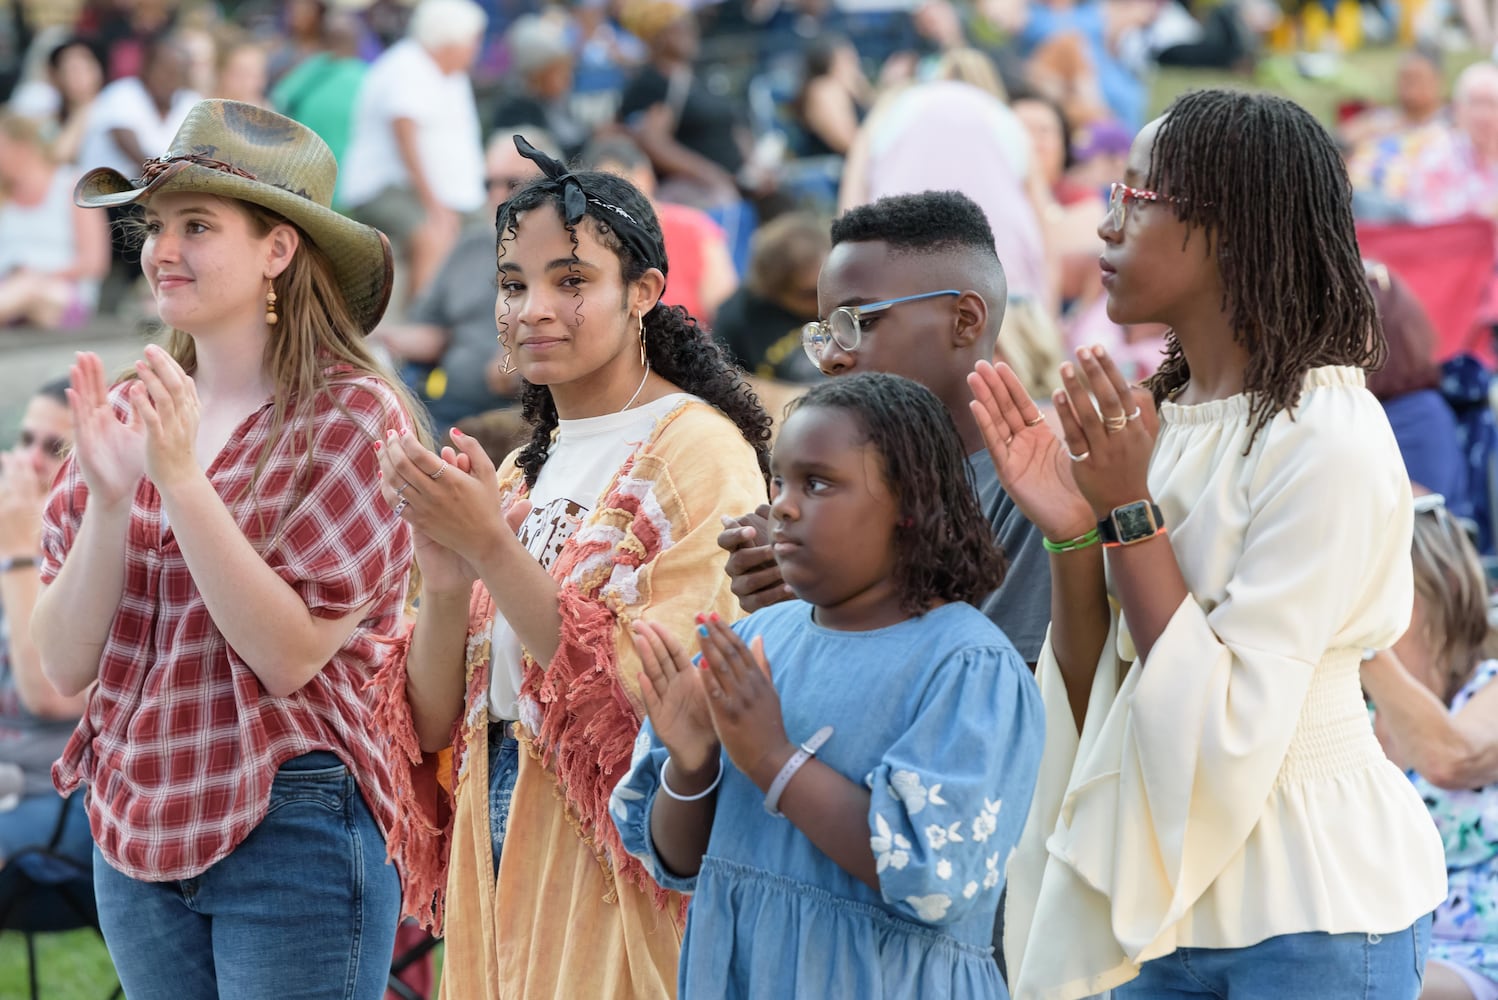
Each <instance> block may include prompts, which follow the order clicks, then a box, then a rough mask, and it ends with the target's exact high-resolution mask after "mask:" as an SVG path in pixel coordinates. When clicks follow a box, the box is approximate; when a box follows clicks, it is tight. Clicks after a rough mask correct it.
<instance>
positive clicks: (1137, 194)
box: [1107, 181, 1175, 229]
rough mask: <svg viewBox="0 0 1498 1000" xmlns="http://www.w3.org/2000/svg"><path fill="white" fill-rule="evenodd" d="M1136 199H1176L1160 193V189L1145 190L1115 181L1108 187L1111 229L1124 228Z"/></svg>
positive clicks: (1152, 200) (1154, 200)
mask: <svg viewBox="0 0 1498 1000" xmlns="http://www.w3.org/2000/svg"><path fill="white" fill-rule="evenodd" d="M1136 201H1148V202H1156V201H1175V199H1174V198H1172V197H1170V196H1169V195H1164V194H1160V193H1159V192H1158V191H1145V190H1142V189H1140V188H1131V187H1129V186H1128V185H1127V184H1119V183H1118V182H1116V181H1115V182H1114V184H1113V186H1112V187H1111V188H1109V189H1108V216H1107V218H1108V226H1109V228H1111V229H1122V228H1123V226H1124V221H1125V219H1126V218H1127V216H1128V206H1129V205H1131V204H1132V203H1134V202H1136Z"/></svg>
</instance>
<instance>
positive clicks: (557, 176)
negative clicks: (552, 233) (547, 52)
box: [501, 135, 666, 274]
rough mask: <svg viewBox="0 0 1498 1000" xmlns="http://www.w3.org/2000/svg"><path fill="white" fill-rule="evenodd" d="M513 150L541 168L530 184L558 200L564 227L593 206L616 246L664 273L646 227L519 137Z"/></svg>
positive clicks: (662, 252)
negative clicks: (601, 213)
mask: <svg viewBox="0 0 1498 1000" xmlns="http://www.w3.org/2000/svg"><path fill="white" fill-rule="evenodd" d="M515 148H516V149H517V150H519V151H520V155H521V156H523V157H525V158H526V159H527V160H530V161H531V162H532V163H534V164H535V165H536V166H538V167H540V168H541V173H542V174H543V177H542V179H539V180H536V181H533V182H532V183H533V184H534V185H535V186H536V187H539V188H540V189H541V190H543V191H547V192H550V193H552V194H556V195H558V196H560V197H561V199H562V217H563V218H564V219H565V220H566V222H567V225H569V226H576V225H577V224H578V223H579V222H581V221H582V218H583V216H584V215H586V214H587V211H588V203H589V202H592V203H593V204H594V205H597V206H598V207H599V208H601V209H604V210H605V211H607V212H608V213H609V220H608V221H609V228H610V229H612V230H613V231H614V235H616V236H618V237H619V242H621V243H623V244H624V245H625V246H626V247H627V248H628V249H629V252H630V253H631V254H633V255H634V256H635V257H636V258H637V259H639V260H642V261H644V262H645V266H646V267H653V268H655V269H657V270H658V271H660V272H661V273H662V274H665V273H666V254H665V250H664V248H663V247H661V245H660V244H659V243H658V242H657V241H656V240H654V239H652V238H651V236H650V234H649V233H647V232H646V231H645V227H644V226H642V225H640V223H639V222H637V221H635V219H634V217H633V216H631V215H630V214H629V213H628V212H626V211H625V210H624V209H622V208H620V207H619V206H618V205H611V204H609V203H608V202H606V201H604V200H603V199H602V198H599V197H596V196H595V195H592V194H589V193H588V191H587V189H586V188H584V187H583V185H582V181H581V180H579V179H578V177H577V175H576V174H574V173H572V172H571V171H570V170H568V169H567V168H566V167H565V166H563V165H562V164H561V163H558V162H557V161H556V160H553V159H552V158H551V157H549V156H547V155H546V154H545V153H543V152H541V151H540V150H539V149H537V148H536V147H535V146H532V145H531V144H530V143H528V142H526V141H525V139H524V138H522V137H521V136H518V135H517V136H515ZM501 212H503V209H501Z"/></svg>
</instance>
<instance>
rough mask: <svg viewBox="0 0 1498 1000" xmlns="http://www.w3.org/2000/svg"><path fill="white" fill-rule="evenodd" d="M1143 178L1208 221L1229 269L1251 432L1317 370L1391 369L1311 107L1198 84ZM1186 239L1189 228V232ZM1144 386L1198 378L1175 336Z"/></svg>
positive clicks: (1186, 218)
mask: <svg viewBox="0 0 1498 1000" xmlns="http://www.w3.org/2000/svg"><path fill="white" fill-rule="evenodd" d="M1145 187H1147V188H1149V189H1150V190H1153V191H1159V192H1161V193H1162V194H1166V195H1169V196H1170V197H1171V198H1172V199H1173V200H1172V201H1171V202H1170V204H1171V206H1172V208H1173V209H1174V211H1175V213H1176V216H1177V217H1178V218H1179V219H1180V220H1181V221H1182V222H1184V223H1186V224H1187V225H1188V226H1191V227H1193V228H1200V229H1201V230H1202V235H1203V236H1204V237H1205V239H1206V241H1207V252H1208V253H1209V254H1213V255H1214V256H1215V257H1216V261H1217V267H1218V270H1219V272H1220V273H1221V275H1222V286H1223V304H1222V307H1223V309H1224V311H1226V312H1227V313H1228V314H1229V316H1230V318H1231V321H1232V325H1233V336H1234V338H1235V339H1236V340H1237V342H1238V343H1240V344H1242V345H1243V347H1244V348H1245V349H1246V351H1247V354H1248V368H1247V371H1245V372H1244V377H1243V387H1244V389H1245V391H1246V392H1247V393H1248V395H1249V400H1250V403H1249V420H1250V421H1251V422H1252V424H1253V434H1252V435H1251V436H1250V438H1249V445H1250V446H1252V444H1253V438H1254V437H1255V436H1257V435H1258V432H1259V431H1260V430H1261V429H1262V428H1263V427H1264V426H1265V425H1266V424H1268V423H1269V421H1270V420H1272V419H1273V418H1274V416H1275V414H1277V413H1279V412H1280V411H1281V410H1288V409H1293V408H1294V407H1295V405H1296V404H1297V403H1298V402H1299V401H1300V390H1301V385H1302V383H1303V381H1304V377H1305V373H1306V372H1307V371H1309V370H1310V369H1312V368H1316V367H1319V366H1321V365H1352V366H1355V367H1358V368H1363V369H1365V370H1371V369H1376V368H1378V367H1379V366H1380V365H1382V364H1383V360H1384V341H1383V337H1382V336H1381V335H1380V334H1379V332H1378V327H1377V322H1376V315H1375V312H1374V307H1373V298H1372V296H1371V295H1370V294H1369V292H1368V286H1367V284H1366V283H1365V281H1364V280H1363V262H1362V258H1361V256H1359V253H1358V241H1357V235H1356V233H1355V232H1354V230H1353V221H1352V185H1351V184H1350V183H1349V182H1348V179H1347V170H1346V168H1345V167H1344V166H1343V163H1342V157H1341V156H1340V155H1339V154H1338V152H1337V145H1336V143H1335V142H1333V141H1332V137H1331V136H1330V135H1328V134H1327V131H1326V129H1324V128H1322V127H1321V125H1320V123H1318V122H1317V121H1316V119H1315V118H1313V117H1311V115H1310V113H1309V112H1307V111H1306V110H1305V109H1304V108H1302V107H1300V106H1299V105H1298V104H1295V103H1293V102H1291V101H1287V100H1285V99H1284V98H1282V97H1273V96H1270V95H1268V94H1249V93H1243V92H1240V91H1233V90H1197V91H1192V92H1191V93H1188V94H1184V95H1182V96H1181V97H1180V98H1178V99H1177V100H1176V101H1175V103H1173V104H1172V105H1171V106H1170V107H1169V108H1168V109H1167V110H1166V112H1165V120H1164V123H1163V124H1162V125H1161V127H1160V131H1159V133H1158V134H1157V135H1156V136H1155V146H1154V153H1153V156H1152V158H1151V161H1150V172H1149V177H1148V179H1147V180H1146V182H1145ZM1190 238H1191V235H1190V234H1189V235H1188V236H1187V239H1188V240H1189V239H1190ZM1165 343H1166V350H1165V360H1164V361H1163V362H1162V363H1161V365H1160V367H1159V369H1158V370H1157V371H1156V372H1155V374H1154V375H1153V376H1152V377H1151V378H1150V379H1149V380H1148V381H1147V382H1146V383H1145V384H1146V385H1147V386H1148V387H1149V389H1150V391H1151V392H1152V393H1154V397H1155V402H1156V403H1159V402H1160V401H1161V400H1164V399H1166V398H1168V397H1169V396H1171V395H1172V394H1173V393H1175V392H1176V391H1178V390H1179V389H1180V388H1181V387H1182V386H1184V385H1185V384H1186V382H1187V381H1188V380H1189V379H1190V377H1191V372H1190V369H1189V368H1188V367H1187V365H1186V358H1185V355H1184V354H1183V353H1182V352H1181V345H1180V342H1179V341H1178V340H1177V339H1176V337H1175V336H1174V335H1173V334H1167V335H1166V341H1165Z"/></svg>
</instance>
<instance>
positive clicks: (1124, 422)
mask: <svg viewBox="0 0 1498 1000" xmlns="http://www.w3.org/2000/svg"><path fill="white" fill-rule="evenodd" d="M1103 426H1104V427H1105V428H1107V430H1108V433H1109V434H1117V433H1118V432H1119V431H1121V430H1123V429H1124V428H1125V427H1127V426H1129V418H1128V417H1126V416H1124V415H1123V414H1122V413H1120V414H1119V415H1118V416H1116V417H1104V418H1103Z"/></svg>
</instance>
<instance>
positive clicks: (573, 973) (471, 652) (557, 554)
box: [381, 137, 770, 1000]
mask: <svg viewBox="0 0 1498 1000" xmlns="http://www.w3.org/2000/svg"><path fill="white" fill-rule="evenodd" d="M516 145H517V147H518V148H519V149H520V151H521V153H522V154H523V155H524V156H526V157H528V158H529V159H531V160H533V161H535V163H536V164H537V165H538V166H539V167H540V168H541V169H542V171H543V174H544V176H543V177H541V178H539V179H537V180H536V181H533V182H532V183H531V184H530V185H529V186H527V187H525V188H522V189H521V190H520V191H518V192H517V193H516V194H515V196H514V197H513V198H511V199H510V201H508V202H506V203H505V204H504V205H503V206H501V207H500V210H499V214H498V218H497V220H496V226H497V229H498V241H497V251H498V262H499V295H498V303H497V307H496V313H497V321H498V326H499V331H500V339H501V340H502V341H504V343H505V345H506V347H507V348H508V349H509V351H510V357H511V358H512V359H513V363H514V364H515V366H516V367H517V368H518V369H519V371H520V373H521V374H522V375H523V376H524V378H525V380H526V385H525V390H524V407H525V415H526V418H527V419H528V420H529V421H530V422H531V424H532V425H533V427H534V431H533V434H532V436H531V440H530V443H529V444H527V445H526V446H525V447H524V448H522V449H520V451H519V452H517V453H516V454H514V455H512V456H510V457H509V458H508V459H507V460H506V461H505V462H504V463H503V465H502V466H501V468H500V469H499V472H498V487H497V489H496V486H495V481H496V480H495V475H496V473H495V470H494V468H493V466H492V465H490V464H489V463H488V460H487V459H486V458H485V457H484V453H483V451H482V449H481V448H479V447H478V445H477V443H476V442H475V441H473V439H471V438H466V437H463V436H461V435H459V434H458V432H456V431H454V432H453V433H454V438H455V440H456V442H457V452H456V453H452V454H447V453H445V454H444V455H442V456H438V455H436V454H434V453H432V452H431V451H429V450H427V449H426V448H424V447H422V446H421V445H420V443H419V442H417V441H416V439H415V438H414V437H412V436H410V435H405V436H395V435H392V436H391V437H390V438H389V439H388V441H387V442H386V444H385V447H384V448H383V449H382V452H381V455H382V460H381V468H382V470H383V474H384V485H385V493H386V499H387V501H388V502H389V503H390V504H391V506H392V507H393V508H394V509H395V510H396V511H397V512H398V513H399V514H400V516H401V517H402V518H403V519H405V520H406V521H407V522H409V523H410V524H411V526H412V527H413V528H414V529H415V536H416V548H417V561H418V565H419V566H420V568H421V573H422V579H423V590H422V597H421V608H420V615H419V617H418V619H417V622H416V625H415V629H414V631H413V633H412V635H411V637H410V641H409V653H408V656H407V658H406V660H405V670H404V671H399V670H397V671H395V673H394V674H393V675H392V676H390V677H387V678H386V684H385V692H386V696H387V699H388V700H387V702H386V704H385V706H384V711H383V716H384V718H385V719H386V723H387V725H388V726H389V728H390V729H391V731H392V733H393V734H394V735H395V737H396V740H397V743H398V745H400V746H401V747H402V748H403V749H404V750H405V752H406V756H407V758H408V760H409V762H410V764H411V766H410V767H409V768H398V770H399V771H401V772H402V774H403V775H404V777H406V778H409V779H410V786H409V788H408V789H407V791H408V794H407V795H405V796H404V801H405V803H406V806H407V810H408V815H407V829H406V830H405V831H403V834H402V837H401V839H400V841H399V842H398V843H397V845H396V847H395V851H396V853H397V856H398V857H399V858H401V860H402V861H403V862H404V864H403V870H404V871H405V874H406V876H407V904H408V906H409V907H411V908H412V909H413V910H415V911H417V913H418V915H419V916H421V917H423V918H424V919H427V920H428V921H429V922H434V921H441V920H442V918H443V915H444V910H445V917H446V926H445V938H446V948H447V950H446V957H445V959H444V966H443V975H442V986H443V991H444V993H445V995H446V996H449V997H462V998H464V1000H468V998H479V997H490V998H498V997H505V998H524V997H536V998H543V997H544V998H548V1000H549V998H552V997H588V998H590V1000H591V998H609V997H666V996H671V995H673V994H674V992H675V982H676V966H677V960H678V957H679V954H680V948H681V931H682V926H683V917H684V912H683V911H684V908H685V907H684V898H683V897H682V896H680V895H678V894H675V893H671V892H668V891H666V890H664V889H661V888H660V887H659V886H657V885H656V884H655V883H654V882H653V881H652V880H651V879H650V877H649V875H647V874H646V872H645V869H644V867H643V866H642V865H641V864H640V862H639V861H638V860H637V859H635V858H633V857H631V856H629V855H628V854H627V853H625V851H624V850H623V848H622V847H621V846H620V840H619V833H618V830H617V829H616V828H615V826H614V824H613V823H612V822H611V821H610V818H609V795H610V793H611V792H612V791H613V787H614V785H615V783H617V782H618V780H619V779H620V778H621V777H623V776H624V774H625V772H626V771H628V769H629V762H630V753H631V750H632V748H633V745H634V741H635V737H636V735H637V733H638V732H639V728H640V723H641V720H642V719H643V717H644V709H645V703H644V700H643V699H642V697H641V694H640V680H639V675H640V671H641V664H640V659H639V655H638V653H637V652H636V651H635V648H634V645H633V642H632V636H633V634H634V633H633V632H632V625H633V624H634V623H636V622H642V621H649V622H653V623H655V625H656V626H657V627H659V628H662V629H664V630H666V631H667V632H668V633H670V634H671V635H674V636H676V637H677V638H678V639H679V640H680V641H681V642H683V643H685V642H686V641H687V639H688V637H689V636H690V635H691V632H692V629H693V624H694V623H693V617H694V616H695V615H696V614H697V613H698V612H702V611H711V612H716V613H718V614H721V615H724V616H732V615H733V614H734V612H735V609H736V607H737V603H736V601H735V599H734V596H733V594H732V592H731V591H730V589H729V582H730V581H729V579H728V577H727V576H726V575H725V574H724V572H723V562H724V560H725V559H726V553H724V552H723V551H722V550H721V549H719V548H718V546H717V535H718V532H719V531H721V530H722V525H721V523H720V521H721V518H722V517H723V516H724V515H733V514H735V513H736V512H738V511H741V510H744V509H746V505H747V507H753V506H754V505H756V504H759V503H762V502H764V500H765V498H766V481H765V471H766V469H767V468H768V464H767V463H768V440H769V435H770V421H769V418H768V416H766V414H765V413H764V411H763V410H762V409H761V408H760V406H759V403H758V402H757V401H756V399H755V398H754V396H753V395H751V394H750V392H749V391H748V389H747V387H746V386H745V385H744V383H743V381H742V379H741V378H740V377H739V375H738V373H737V372H736V371H735V369H734V368H733V367H732V365H731V364H730V363H729V362H728V360H727V359H726V357H725V356H724V355H723V353H722V351H721V349H720V348H718V347H717V346H716V345H715V344H714V343H713V341H712V340H711V339H710V338H708V337H706V336H705V335H704V334H703V333H702V331H700V330H699V329H698V328H697V325H696V323H695V321H693V320H692V319H691V317H689V316H688V315H687V314H686V313H685V312H684V311H682V310H681V309H680V308H673V307H668V306H665V305H663V304H661V303H660V297H661V291H662V289H663V288H664V287H665V283H666V270H667V261H666V255H665V250H664V246H663V243H662V239H661V232H660V226H659V224H658V223H657V221H656V218H655V213H654V212H653V211H652V210H651V207H650V203H649V202H648V201H647V200H646V199H645V196H644V195H643V194H641V193H640V192H639V191H638V190H637V189H636V188H635V187H634V186H633V185H631V184H630V183H629V182H628V181H626V180H623V179H622V178H619V177H616V176H614V175H612V174H603V173H593V172H582V173H576V174H574V173H569V172H567V170H566V168H565V167H563V166H562V165H561V164H559V163H557V162H556V161H554V160H552V159H550V158H549V157H547V156H545V155H544V154H542V153H540V152H537V151H536V150H535V149H533V148H532V147H531V146H530V145H529V144H528V143H526V142H525V141H524V140H522V139H519V138H518V137H517V140H516ZM402 691H403V692H404V696H405V698H404V701H402V699H401V693H402ZM448 747H451V748H452V750H453V754H452V764H451V769H450V771H449V773H447V774H445V775H442V776H440V780H439V775H438V774H437V757H436V755H437V754H438V753H439V752H440V751H442V750H445V749H446V748H448ZM445 770H446V769H445ZM517 772H518V773H517ZM398 780H399V779H398ZM446 789H451V793H450V794H449V792H448V791H447V790H446ZM501 847H503V850H502V851H501ZM444 861H445V862H446V865H445V867H446V873H445V880H444V878H443V874H444V873H443V867H444V864H443V862H444ZM444 885H445V891H444ZM444 897H445V898H444Z"/></svg>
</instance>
